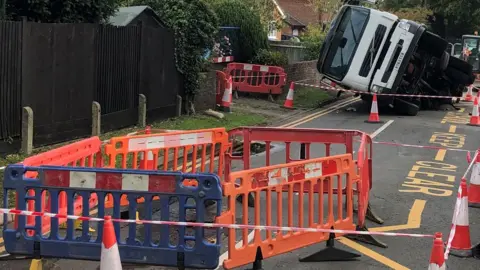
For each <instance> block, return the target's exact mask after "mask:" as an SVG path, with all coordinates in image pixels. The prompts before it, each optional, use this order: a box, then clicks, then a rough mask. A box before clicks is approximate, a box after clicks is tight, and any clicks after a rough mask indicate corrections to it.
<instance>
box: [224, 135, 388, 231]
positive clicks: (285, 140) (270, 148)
mask: <svg viewBox="0 0 480 270" xmlns="http://www.w3.org/2000/svg"><path fill="white" fill-rule="evenodd" d="M229 135H230V140H233V139H236V140H240V141H243V154H236V153H230V154H228V155H227V156H226V159H225V163H226V166H225V176H228V175H229V174H230V173H231V168H232V166H236V167H239V166H240V167H241V168H243V169H244V170H247V169H250V168H251V166H252V164H251V154H252V153H251V148H252V144H253V143H263V144H264V145H265V154H264V155H263V156H265V159H264V161H263V162H258V161H257V163H256V164H254V165H255V166H256V167H261V166H270V165H271V164H272V163H273V162H272V159H273V158H274V159H275V161H276V162H274V163H276V164H279V163H290V162H295V161H298V160H303V159H307V160H308V159H311V158H314V157H313V155H312V153H313V152H315V153H317V154H319V156H325V157H329V156H331V155H332V153H334V154H345V153H346V154H350V155H352V156H353V157H356V156H358V157H359V159H357V160H355V163H356V165H357V166H356V168H357V171H356V172H357V173H356V176H355V177H354V180H353V181H354V184H356V186H357V188H356V189H355V190H354V192H355V194H357V195H359V196H358V206H359V210H360V213H361V214H360V215H359V217H358V219H359V222H358V225H359V226H360V228H363V227H364V225H365V224H364V222H365V218H366V217H368V218H369V219H371V220H372V221H375V222H377V223H383V220H381V219H380V218H379V217H377V216H376V215H375V214H374V213H373V211H372V210H371V209H370V207H369V205H368V191H369V190H370V189H371V188H372V139H371V138H370V136H368V135H367V134H365V133H363V132H361V131H356V130H335V129H302V128H295V129H292V128H288V129H287V128H271V127H244V128H238V129H234V130H231V131H229ZM360 141H361V142H362V143H359V145H360V146H359V148H358V151H357V155H354V149H355V142H360ZM300 144H303V145H304V146H305V147H304V148H303V149H302V147H301V145H300ZM275 148H277V149H278V148H285V151H284V152H285V154H284V155H282V154H281V153H280V151H276V150H275ZM312 149H313V150H312ZM282 152H283V151H282ZM296 152H300V153H299V154H298V156H297V157H298V158H297V157H293V156H294V155H295V153H296ZM322 152H323V153H322ZM359 160H360V161H359ZM336 166H337V165H336V163H334V162H328V161H326V162H323V163H322V164H321V167H320V168H318V170H320V171H321V172H322V174H323V175H328V174H330V173H332V172H335V171H336V170H337V167H336ZM302 177H303V176H302V175H298V174H297V175H296V176H290V179H291V180H296V179H301V178H302ZM257 185H259V186H261V185H266V183H257ZM297 188H298V187H296V189H295V191H296V192H298V191H299V190H297ZM362 188H367V190H362ZM307 189H308V188H307ZM323 189H324V190H326V187H323ZM315 191H316V192H319V188H318V187H316V189H315ZM333 192H334V193H337V192H342V191H341V190H340V191H339V190H337V189H334V191H333ZM362 192H363V193H362ZM343 193H345V190H343ZM251 199H252V198H250V200H251ZM250 205H252V203H251V202H250ZM367 212H368V214H367ZM364 213H365V214H364Z"/></svg>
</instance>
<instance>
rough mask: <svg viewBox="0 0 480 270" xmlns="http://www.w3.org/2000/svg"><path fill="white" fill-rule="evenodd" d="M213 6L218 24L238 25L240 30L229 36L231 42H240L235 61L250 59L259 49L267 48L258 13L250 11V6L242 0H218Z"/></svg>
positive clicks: (264, 32) (264, 31) (265, 36)
mask: <svg viewBox="0 0 480 270" xmlns="http://www.w3.org/2000/svg"><path fill="white" fill-rule="evenodd" d="M213 7H214V10H215V12H216V13H217V16H218V19H219V23H220V25H222V26H235V27H240V30H239V31H238V32H237V33H236V34H235V35H232V36H231V37H230V39H231V41H232V43H238V44H241V48H242V49H241V50H240V52H238V54H236V55H238V59H235V60H236V61H240V62H247V61H250V60H252V59H253V57H255V55H256V54H257V53H258V52H259V51H260V50H261V49H267V48H268V43H267V37H268V35H267V32H266V29H265V27H264V26H263V25H262V23H261V19H260V15H259V14H258V13H256V12H252V8H251V7H249V6H247V5H246V4H245V2H244V1H243V0H219V1H216V2H215V3H214V4H213ZM236 57H237V56H236Z"/></svg>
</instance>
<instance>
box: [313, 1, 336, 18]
mask: <svg viewBox="0 0 480 270" xmlns="http://www.w3.org/2000/svg"><path fill="white" fill-rule="evenodd" d="M309 2H310V4H311V5H312V6H313V7H314V9H315V10H316V11H317V12H318V14H319V16H320V18H323V17H324V15H327V16H328V17H329V18H333V16H334V15H335V14H336V13H337V11H338V10H339V9H340V7H341V6H342V5H343V2H344V0H309Z"/></svg>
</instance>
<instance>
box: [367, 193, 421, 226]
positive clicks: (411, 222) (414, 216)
mask: <svg viewBox="0 0 480 270" xmlns="http://www.w3.org/2000/svg"><path fill="white" fill-rule="evenodd" d="M426 203H427V201H425V200H415V202H413V205H412V208H410V213H409V214H408V220H407V223H406V224H402V225H393V226H384V227H376V228H369V229H368V230H369V231H372V232H389V231H399V230H408V229H418V228H420V226H421V223H422V213H423V210H424V209H425V204H426Z"/></svg>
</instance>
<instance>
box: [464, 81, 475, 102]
mask: <svg viewBox="0 0 480 270" xmlns="http://www.w3.org/2000/svg"><path fill="white" fill-rule="evenodd" d="M463 101H467V102H472V101H473V85H469V86H467V94H466V95H465V99H464V100H463Z"/></svg>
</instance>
